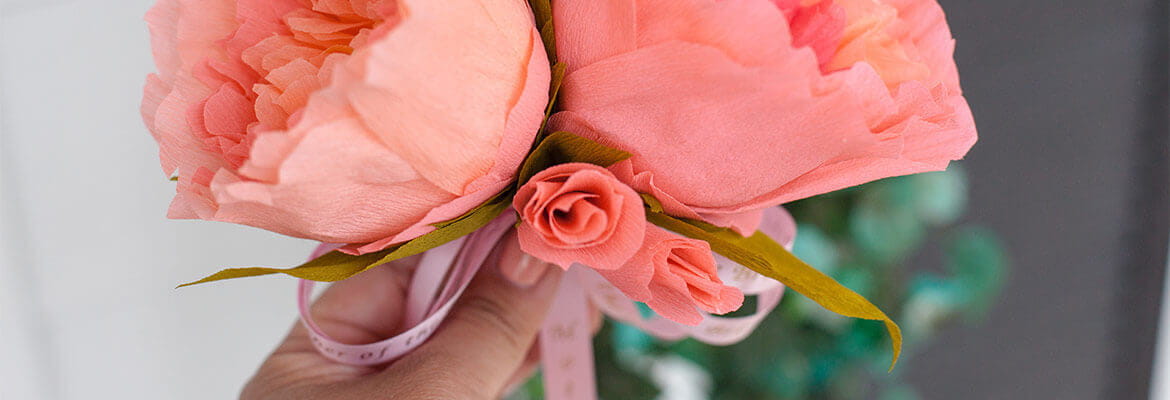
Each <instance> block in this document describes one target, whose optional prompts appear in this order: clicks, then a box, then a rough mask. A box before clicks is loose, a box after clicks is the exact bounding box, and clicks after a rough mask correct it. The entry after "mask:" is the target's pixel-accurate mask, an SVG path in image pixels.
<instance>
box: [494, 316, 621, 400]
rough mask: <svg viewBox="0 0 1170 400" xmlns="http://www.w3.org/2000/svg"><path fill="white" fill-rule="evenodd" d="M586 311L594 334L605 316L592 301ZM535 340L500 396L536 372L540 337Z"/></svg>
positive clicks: (512, 389)
mask: <svg viewBox="0 0 1170 400" xmlns="http://www.w3.org/2000/svg"><path fill="white" fill-rule="evenodd" d="M588 312H589V322H590V323H589V326H590V332H591V333H592V334H594V335H596V334H597V332H599V331H601V325H602V324H603V323H605V317H604V316H603V315H601V311H598V310H597V307H596V306H594V305H593V303H589V311H588ZM536 341H537V343H533V344H532V347H529V348H528V355H527V356H525V357H524V363H523V364H521V365H520V368H518V369H517V370H516V372H515V373H514V374H512V377H511V378H510V379H508V384H507V385H506V386H504V391H503V392H501V393H500V394H501V396H500V397H503V396H504V395H508V394H510V393H512V392H514V391H516V388H518V387H520V385H523V384H524V382H526V381H528V379H529V378H531V377H532V374H534V373H536V368H537V367H538V366H540V343H539V342H540V338H536Z"/></svg>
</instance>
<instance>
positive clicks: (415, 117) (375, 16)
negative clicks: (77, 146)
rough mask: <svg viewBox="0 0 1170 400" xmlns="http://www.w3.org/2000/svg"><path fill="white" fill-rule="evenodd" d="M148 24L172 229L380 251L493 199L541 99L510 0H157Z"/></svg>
mask: <svg viewBox="0 0 1170 400" xmlns="http://www.w3.org/2000/svg"><path fill="white" fill-rule="evenodd" d="M147 21H148V23H149V25H150V28H151V33H152V36H151V37H152V46H153V48H154V52H155V60H156V64H157V65H158V68H159V72H158V73H157V74H154V75H151V76H150V77H148V78H147V86H146V89H145V91H144V98H143V104H142V114H143V119H144V121H145V122H146V124H147V126H148V127H149V128H150V130H151V133H152V134H153V135H154V137H155V139H156V140H157V141H158V142H159V148H160V160H161V163H162V166H163V170H164V173H167V174H168V175H170V174H173V173H176V172H177V173H178V176H179V183H178V185H177V190H178V193H177V194H176V196H175V200H174V202H173V203H172V206H171V211H170V213H169V215H170V216H171V217H175V218H201V219H207V220H216V221H226V222H234V223H240V224H246V225H251V226H255V227H259V228H263V229H268V230H271V231H275V232H278V233H282V234H286V235H290V236H296V237H302V238H309V239H313V240H319V241H325V242H332V243H350V245H347V246H346V247H344V248H342V251H345V252H349V253H366V252H372V251H377V250H381V249H383V248H386V247H387V246H390V245H392V244H396V243H401V242H404V241H407V240H410V239H413V238H416V237H418V236H420V235H423V234H426V233H428V232H430V231H433V230H434V227H433V226H432V224H435V223H439V222H443V221H447V220H451V219H454V218H456V217H458V216H460V215H463V214H464V213H466V212H467V211H468V210H471V209H472V208H474V207H476V206H478V205H480V204H483V203H484V202H486V201H487V200H488V199H490V198H492V197H493V196H495V195H496V194H498V193H499V192H500V191H502V190H504V189H505V188H506V187H507V186H508V184H509V183H510V182H511V181H512V180H513V179H514V175H515V172H516V170H517V168H518V167H519V165H520V163H521V161H522V160H523V158H524V156H525V155H526V153H527V151H528V150H529V148H530V147H531V145H532V140H533V138H534V137H535V134H536V131H537V129H539V127H540V123H541V120H542V119H543V115H544V113H543V111H544V107H545V106H546V105H547V103H548V85H549V80H550V72H549V66H548V58H547V56H546V55H545V53H544V47H543V44H542V43H541V41H540V36H539V32H537V31H536V29H535V27H534V26H533V25H534V23H533V20H532V15H531V13H530V11H529V9H528V6H527V4H526V3H525V2H523V1H516V0H478V1H472V0H464V1H452V2H432V1H421V0H402V1H396V2H378V1H368V2H367V1H342V0H307V1H300V0H273V1H270V0H208V1H204V0H200V1H195V0H161V1H159V3H158V4H157V5H156V6H155V7H154V8H152V9H151V11H150V12H149V13H148V14H147Z"/></svg>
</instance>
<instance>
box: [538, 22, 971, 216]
mask: <svg viewBox="0 0 1170 400" xmlns="http://www.w3.org/2000/svg"><path fill="white" fill-rule="evenodd" d="M553 12H554V19H553V21H554V22H555V23H556V33H557V35H556V38H557V51H558V57H559V60H560V61H563V62H565V63H566V65H567V66H568V73H567V75H566V77H565V80H564V85H563V86H562V87H561V91H560V93H561V95H560V102H559V103H558V104H559V105H560V107H561V109H562V110H563V111H561V112H559V113H558V114H556V115H555V116H554V117H553V118H552V119H551V120H550V125H551V126H552V127H553V128H554V129H558V130H566V131H570V132H574V133H577V134H580V135H582V136H585V137H588V138H591V139H594V140H597V141H599V142H601V143H603V144H606V145H609V146H612V147H616V148H620V149H623V150H626V151H629V152H631V153H633V157H632V158H631V159H630V160H628V161H627V162H624V163H623V165H618V166H615V167H614V168H613V170H614V171H615V174H616V175H617V176H618V178H619V179H621V180H622V181H624V182H627V183H628V184H630V185H631V186H633V187H634V188H635V189H636V190H638V191H639V192H644V193H651V194H653V195H654V196H655V197H656V198H658V199H659V200H660V201H662V203H663V206H664V207H666V209H667V211H668V212H670V213H671V214H674V215H677V216H684V217H690V218H703V219H706V220H708V221H711V222H714V223H717V224H720V225H724V226H731V227H734V228H736V229H737V230H738V231H740V232H741V233H745V234H746V233H749V232H752V231H754V230H755V227H756V224H758V221H759V218H760V215H761V212H760V210H762V209H764V208H766V207H770V206H775V205H778V204H782V203H785V202H789V201H793V200H797V199H801V198H805V197H809V196H813V195H817V194H821V193H825V192H829V191H833V190H837V189H841V188H845V187H849V186H854V185H858V184H861V183H865V182H868V181H872V180H875V179H880V178H885V177H889V176H896V175H905V174H912V173H917V172H924V171H934V170H941V169H944V168H946V166H947V164H948V163H949V162H950V161H952V160H957V159H959V158H962V157H963V155H964V154H966V152H967V150H968V149H969V148H970V147H971V146H972V145H973V144H974V142H975V140H976V134H975V125H974V121H973V119H972V117H971V112H970V110H969V108H968V106H967V103H966V101H965V100H964V99H963V97H962V91H961V89H960V87H959V83H958V75H957V73H956V70H955V65H954V61H953V59H952V57H951V56H952V51H953V48H954V41H953V39H952V38H951V35H950V31H949V28H948V27H947V24H946V21H945V19H944V15H943V12H942V10H941V9H940V8H939V6H938V4H937V3H936V2H935V0H820V1H817V0H727V1H714V0H637V1H635V0H558V1H556V2H555V3H554V7H553Z"/></svg>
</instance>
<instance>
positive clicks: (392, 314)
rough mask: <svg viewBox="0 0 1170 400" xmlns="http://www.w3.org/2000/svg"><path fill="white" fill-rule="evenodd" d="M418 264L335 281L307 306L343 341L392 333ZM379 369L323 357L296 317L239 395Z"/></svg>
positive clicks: (305, 386)
mask: <svg viewBox="0 0 1170 400" xmlns="http://www.w3.org/2000/svg"><path fill="white" fill-rule="evenodd" d="M416 264H417V259H404V260H400V261H396V262H393V263H390V264H387V265H383V266H380V267H377V268H373V269H371V270H369V271H367V272H365V273H362V274H360V275H358V276H355V277H353V278H351V279H347V280H344V281H341V282H338V283H335V284H333V285H332V286H330V287H329V288H328V289H326V290H325V292H324V293H322V294H321V297H320V298H319V299H317V301H315V302H314V303H313V305H312V306H311V307H310V313H311V314H312V315H313V320H314V321H315V322H316V323H317V325H318V326H319V327H320V328H321V329H322V330H323V331H325V333H327V334H328V335H329V336H330V337H332V338H334V339H336V340H338V341H341V342H343V343H370V342H375V341H377V340H381V339H384V338H387V337H390V336H393V335H394V334H396V333H397V331H398V330H399V329H400V327H399V323H400V320H401V319H402V312H403V310H402V308H403V300H404V298H405V292H406V290H407V285H408V284H409V281H410V276H411V274H412V272H413V268H414V266H415V265H416ZM377 370H378V369H377V368H373V367H363V366H353V365H347V364H341V363H336V362H333V361H331V360H329V359H326V358H325V357H324V356H322V355H321V354H320V353H318V352H317V351H316V349H315V348H313V345H312V342H311V341H310V339H309V335H308V330H306V329H305V327H304V326H303V325H302V324H301V323H300V322H296V323H295V324H294V325H293V328H292V329H291V331H290V332H289V334H288V336H287V337H286V338H285V340H284V341H283V342H282V343H281V344H280V345H279V346H277V348H276V350H275V351H273V353H272V354H271V355H270V356H269V357H268V359H266V360H265V361H264V363H263V364H262V365H261V366H260V368H259V369H258V370H257V371H256V374H255V375H254V376H253V377H252V379H250V380H249V381H248V383H247V385H245V387H244V390H243V393H241V398H247V399H253V398H280V397H279V396H277V397H265V396H270V395H272V394H274V393H280V392H282V391H283V392H289V391H291V392H298V393H299V392H305V391H311V390H313V389H314V388H315V387H318V386H319V385H322V384H328V383H331V382H338V381H343V380H347V379H352V378H355V377H360V376H364V375H369V374H371V373H373V372H376V371H377ZM285 398H298V397H297V396H288V397H285Z"/></svg>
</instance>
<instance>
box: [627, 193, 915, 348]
mask: <svg viewBox="0 0 1170 400" xmlns="http://www.w3.org/2000/svg"><path fill="white" fill-rule="evenodd" d="M646 219H647V220H648V221H650V222H651V223H653V224H655V225H658V226H661V227H663V228H665V229H668V230H671V231H674V232H676V233H678V234H680V235H683V236H686V237H689V238H693V239H699V240H704V241H706V242H707V243H710V244H711V250H714V251H715V252H717V253H719V254H722V255H723V256H725V257H727V258H729V259H731V260H733V261H735V262H738V263H740V264H742V265H743V266H745V267H748V268H750V269H751V270H753V271H756V272H757V273H759V274H761V275H764V276H766V277H769V278H772V279H775V280H777V281H779V282H780V283H783V284H784V286H787V287H788V288H790V289H792V290H795V291H797V292H798V293H800V294H803V295H805V296H806V297H808V298H810V299H812V300H813V301H816V302H817V303H818V304H820V305H821V306H822V307H825V308H826V309H828V310H829V311H833V312H835V313H837V314H841V315H844V316H846V317H853V318H861V319H868V320H875V321H881V322H882V323H884V324H885V326H886V331H887V332H889V335H890V341H891V346H892V348H893V352H894V353H893V359H892V360H891V361H890V370H893V369H894V365H896V364H897V362H898V356H899V355H900V354H901V351H902V331H901V329H900V328H898V324H896V323H894V321H893V320H892V319H890V317H888V316H886V314H885V313H884V312H882V310H880V309H878V308H877V306H875V305H873V303H870V302H869V300H866V299H865V297H862V296H861V295H859V294H857V293H855V292H853V291H852V290H849V288H846V287H845V286H842V285H841V284H840V283H837V281H835V280H833V278H830V277H829V276H827V275H825V274H823V273H821V271H818V270H817V269H816V268H813V267H812V266H810V265H808V264H805V263H804V262H803V261H801V260H800V259H799V258H796V256H794V255H792V253H790V252H788V250H787V249H785V248H784V246H781V245H780V244H779V243H776V241H775V240H772V238H770V237H768V235H765V234H764V233H763V232H756V233H755V234H753V235H752V236H750V237H743V236H741V235H740V234H738V233H736V232H735V231H732V230H730V229H727V228H723V227H719V226H715V225H712V224H709V223H706V222H703V221H695V220H689V219H681V218H676V217H672V216H670V215H667V214H665V213H663V212H660V211H654V210H652V209H648V210H647V212H646Z"/></svg>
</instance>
